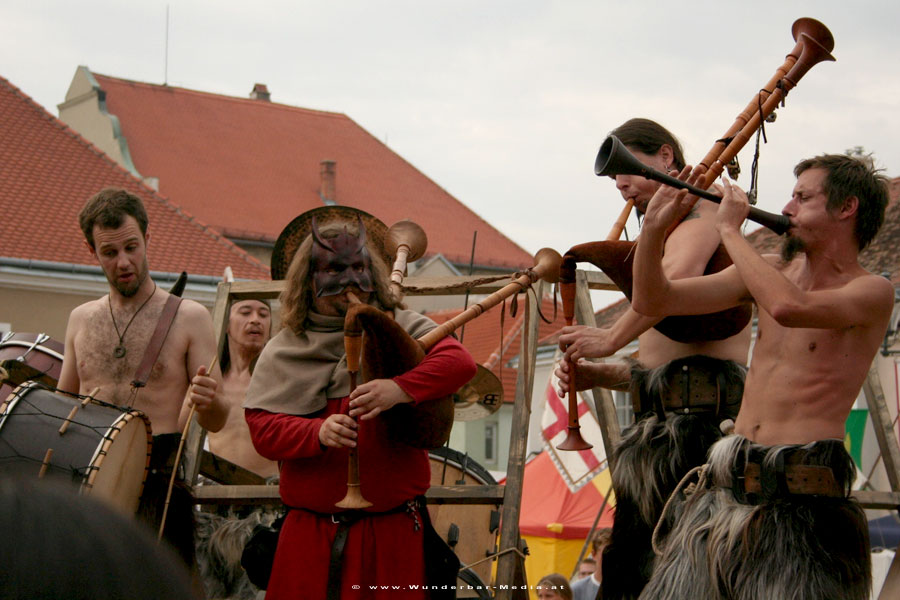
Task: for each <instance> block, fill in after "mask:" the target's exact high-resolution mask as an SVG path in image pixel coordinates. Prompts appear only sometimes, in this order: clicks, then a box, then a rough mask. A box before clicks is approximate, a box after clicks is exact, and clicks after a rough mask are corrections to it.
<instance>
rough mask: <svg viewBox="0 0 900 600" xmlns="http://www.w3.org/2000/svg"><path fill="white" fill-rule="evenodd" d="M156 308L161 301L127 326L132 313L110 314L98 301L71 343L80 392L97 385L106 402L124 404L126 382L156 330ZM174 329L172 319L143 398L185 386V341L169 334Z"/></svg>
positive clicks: (128, 383) (127, 392)
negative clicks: (75, 358)
mask: <svg viewBox="0 0 900 600" xmlns="http://www.w3.org/2000/svg"><path fill="white" fill-rule="evenodd" d="M162 308H163V302H153V303H151V304H149V305H148V306H147V307H145V308H144V309H143V310H142V311H141V312H139V313H138V314H137V315H136V316H135V317H134V319H133V320H131V321H130V323H129V320H130V319H131V316H132V314H129V313H124V312H123V313H116V312H115V311H114V312H113V314H112V315H110V309H109V306H108V305H106V304H105V303H98V305H97V306H96V307H95V309H94V310H93V311H92V312H91V313H90V314H89V315H88V317H87V318H86V319H85V321H84V327H83V328H82V330H81V331H80V332H78V335H77V336H76V337H75V340H74V344H75V355H76V356H77V357H78V364H77V369H78V376H79V379H80V381H81V387H82V390H83V391H85V390H91V389H94V388H96V387H100V388H101V390H102V391H101V393H100V394H99V395H100V397H102V398H104V399H106V400H107V401H112V402H115V403H116V404H131V402H129V401H127V400H126V398H127V397H129V396H130V393H131V382H132V381H133V380H134V378H135V375H136V373H137V369H138V367H139V365H140V364H141V361H142V360H143V358H144V355H145V353H146V351H147V346H148V345H149V342H150V339H151V337H152V336H153V333H154V331H155V330H156V326H157V323H158V322H159V317H160V314H161V313H162ZM113 318H115V325H114V324H113ZM176 326H177V318H176V322H175V323H173V326H172V329H173V331H170V335H169V336H167V337H166V340H165V343H164V344H163V347H162V350H161V351H160V353H159V356H158V358H157V360H156V362H155V363H154V365H153V368H152V370H151V371H150V376H149V378H148V381H147V387H146V390H147V391H148V392H149V394H144V395H151V396H152V395H153V393H154V391H155V390H159V391H162V390H168V389H169V388H172V387H173V386H174V387H182V386H186V385H187V383H186V381H187V372H186V367H185V363H184V356H185V347H184V346H185V342H184V340H183V339H182V338H181V336H179V335H178V334H177V333H176V332H175V331H174V330H175V327H176ZM142 394H143V392H142Z"/></svg>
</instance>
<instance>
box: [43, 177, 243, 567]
mask: <svg viewBox="0 0 900 600" xmlns="http://www.w3.org/2000/svg"><path fill="white" fill-rule="evenodd" d="M79 222H80V225H81V229H82V231H83V233H84V237H85V244H86V245H87V247H88V250H89V251H90V253H91V255H93V256H94V257H96V259H97V261H98V262H99V263H100V267H101V268H102V269H103V273H104V275H105V276H106V279H107V280H108V281H109V294H108V295H107V296H104V297H102V298H100V299H99V300H92V301H90V302H87V303H85V304H82V305H81V306H78V307H77V308H75V309H74V310H73V311H72V314H71V315H70V316H69V323H68V327H67V329H66V349H65V354H64V357H63V365H62V371H61V374H60V378H59V389H61V390H63V391H67V392H72V393H79V394H87V393H89V391H90V390H94V389H96V388H99V392H97V395H96V397H97V398H99V399H101V400H104V401H106V402H110V403H113V404H118V405H119V406H128V407H131V408H135V409H137V410H140V411H142V412H144V413H145V414H146V415H147V416H148V417H149V419H150V423H151V427H152V429H153V450H152V451H153V457H152V460H151V465H150V468H151V471H150V474H149V475H148V477H147V482H146V484H145V486H144V494H143V496H142V498H141V508H140V509H139V514H140V516H141V517H142V518H145V519H146V520H148V521H149V522H150V523H151V524H155V526H156V527H158V526H159V522H160V520H161V517H162V512H163V510H164V503H165V496H166V492H167V490H168V483H169V475H170V474H171V464H172V462H173V456H174V454H175V451H176V449H177V447H178V442H179V440H180V438H181V431H182V429H183V424H184V422H185V419H186V418H187V415H188V412H189V406H190V404H193V405H194V406H195V407H196V411H197V419H198V422H199V423H200V424H201V425H202V426H203V427H204V428H206V429H209V430H210V431H216V430H218V429H220V428H221V427H222V426H223V425H224V424H225V420H226V419H227V418H228V408H227V406H225V405H224V404H223V403H222V401H221V399H220V398H219V397H218V396H217V394H216V389H217V387H218V378H219V374H218V373H219V372H218V369H214V370H213V373H207V367H208V366H209V363H210V359H211V358H212V357H213V356H215V352H216V340H215V334H214V333H213V325H212V317H211V316H210V314H209V311H207V310H206V309H205V308H204V307H203V306H201V305H200V304H198V303H196V302H194V301H191V300H184V301H182V302H181V304H180V305H178V307H177V312H176V313H175V317H174V321H172V323H171V326H170V329H169V332H168V335H167V336H166V337H165V342H164V343H163V345H162V348H161V349H160V351H159V356H158V358H157V359H156V362H155V366H154V367H153V369H152V370H150V372H149V375H148V379H147V380H146V385H145V386H144V387H142V388H140V389H139V390H138V388H136V387H134V386H132V381H133V380H134V379H135V376H136V371H138V367H139V365H140V364H141V363H142V359H143V355H144V352H145V348H146V347H147V345H148V343H149V341H150V339H151V337H152V336H153V334H154V330H155V329H156V327H157V323H158V322H159V321H160V317H161V315H162V314H163V308H164V306H165V305H166V302H167V300H168V298H169V297H170V295H169V294H168V293H167V292H165V291H164V290H162V289H159V288H158V287H157V286H156V284H155V283H154V282H153V280H152V279H151V278H150V269H149V267H148V265H147V244H148V242H149V240H150V234H149V233H148V232H147V225H148V219H147V212H146V211H145V209H144V205H143V203H142V202H141V199H140V198H138V197H137V196H134V195H132V194H130V193H128V192H127V191H125V190H121V189H112V188H109V189H105V190H103V191H101V192H99V193H98V194H97V195H95V196H94V197H92V198H91V199H90V200H88V201H87V203H86V204H85V206H84V208H82V210H81V213H80V214H79ZM192 383H193V385H191V384H192ZM189 386H190V394H189V395H188V388H189ZM186 397H187V401H185V400H186ZM182 492H183V493H182ZM192 504H193V503H192V501H191V500H190V494H188V493H187V492H186V490H178V489H177V488H176V491H175V496H174V497H173V501H172V505H171V506H170V509H169V512H168V514H167V519H166V528H165V535H166V539H168V540H169V541H170V542H172V543H173V544H174V545H175V546H176V547H177V549H178V550H179V552H180V553H181V554H182V556H183V557H184V558H185V560H186V561H187V562H188V563H189V564H190V563H192V562H193V526H192V522H193V521H192V514H193V511H192V509H191V507H192Z"/></svg>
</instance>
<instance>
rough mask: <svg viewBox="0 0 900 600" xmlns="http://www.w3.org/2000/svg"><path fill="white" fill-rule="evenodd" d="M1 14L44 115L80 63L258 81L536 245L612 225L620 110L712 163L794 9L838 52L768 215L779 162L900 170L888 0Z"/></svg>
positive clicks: (893, 18) (130, 74)
mask: <svg viewBox="0 0 900 600" xmlns="http://www.w3.org/2000/svg"><path fill="white" fill-rule="evenodd" d="M251 4H252V6H251ZM0 6H2V8H0V75H2V76H3V77H5V78H7V79H9V80H10V81H11V82H12V83H13V84H14V85H16V86H18V87H19V88H21V89H22V90H23V91H24V92H25V93H26V94H28V95H30V96H31V97H33V98H34V99H35V100H36V101H37V102H38V103H40V104H41V105H43V106H44V107H45V108H47V109H48V110H49V111H50V112H51V113H53V114H55V115H56V114H58V111H57V109H56V105H57V104H59V103H61V102H62V101H63V99H64V97H65V93H66V89H67V88H68V85H69V83H70V81H71V79H72V77H73V75H74V74H75V70H76V68H77V67H78V66H79V65H86V66H88V67H89V68H90V69H91V70H92V71H94V72H97V73H102V74H106V75H111V76H114V77H120V78H126V79H133V80H137V81H144V82H149V83H163V82H168V84H169V85H174V86H181V87H185V88H189V89H195V90H202V91H206V92H213V93H219V94H227V95H234V96H241V97H246V96H247V94H248V93H249V92H250V90H251V88H252V87H253V84H254V83H257V82H259V83H265V84H267V85H268V87H269V90H270V92H271V94H272V100H273V101H274V102H279V103H284V104H289V105H292V106H300V107H305V108H312V109H321V110H327V111H335V112H341V113H344V114H346V115H348V116H349V117H350V118H352V119H353V120H354V121H356V122H357V123H358V124H359V125H360V126H362V127H363V128H365V129H366V130H368V131H369V132H370V133H372V134H373V135H374V136H376V137H377V138H379V139H381V140H382V141H384V142H386V143H387V144H388V146H390V147H391V148H392V149H393V150H394V151H396V152H397V153H399V154H400V155H401V156H402V157H403V158H405V159H406V160H407V161H409V162H410V163H412V164H413V165H414V166H416V167H417V168H418V169H419V170H421V171H422V172H424V173H425V174H426V175H427V176H428V177H430V178H431V179H433V180H434V181H435V182H436V183H437V184H438V185H440V186H441V187H443V188H444V189H446V190H447V191H448V192H450V193H451V194H452V195H454V196H455V197H456V198H458V199H459V200H461V201H462V202H463V203H464V204H466V205H467V206H468V207H470V208H471V209H472V210H474V211H475V212H476V213H478V214H479V215H481V216H482V217H484V218H485V219H486V220H488V221H489V222H491V223H492V224H493V225H494V226H496V227H497V228H499V229H500V230H501V231H502V232H504V233H505V234H506V235H507V236H509V237H510V238H511V239H512V240H514V241H515V242H517V243H518V244H520V245H521V246H522V247H524V248H525V249H526V250H528V251H530V252H534V251H536V250H537V249H539V248H541V247H543V246H550V247H553V248H555V249H557V250H559V251H561V252H564V251H565V250H567V249H568V248H569V247H571V246H573V245H575V244H578V243H582V242H586V241H590V240H594V239H602V238H604V237H605V236H606V233H607V232H608V230H609V228H610V226H611V224H612V222H613V221H614V219H615V216H616V215H617V214H618V212H619V210H620V208H621V205H622V200H621V197H620V196H619V195H618V193H617V191H616V190H615V187H614V185H613V184H612V182H610V181H609V180H608V179H605V178H604V179H601V178H598V177H596V176H595V175H594V174H593V163H594V159H595V157H596V153H597V149H598V147H599V145H600V143H601V142H602V141H603V139H604V138H605V137H606V135H607V133H608V132H609V131H610V130H611V129H613V128H614V127H616V126H617V125H619V124H620V123H622V122H623V121H625V120H626V119H628V118H631V117H635V116H645V117H649V118H653V119H656V120H658V121H660V122H661V123H663V124H664V125H666V126H667V127H669V128H670V129H671V130H672V131H673V132H674V133H675V134H676V135H678V136H680V137H681V139H682V142H683V144H684V146H685V151H686V155H687V157H688V160H689V161H691V160H698V159H699V158H700V157H701V156H702V155H704V154H705V153H706V152H707V151H708V150H709V148H710V147H711V146H712V144H713V142H714V141H715V140H716V139H717V138H719V137H720V136H721V135H722V134H723V133H724V132H725V131H726V129H727V128H728V127H729V126H730V125H731V123H732V122H733V121H734V118H735V117H736V116H737V114H738V113H739V112H740V111H741V110H742V109H743V108H744V106H746V105H747V103H748V102H749V101H750V100H751V98H752V97H753V95H754V94H755V93H756V91H757V90H758V88H760V87H762V86H763V85H764V84H765V83H766V82H767V81H768V80H769V78H770V77H771V76H772V75H773V73H774V72H775V69H776V68H777V67H778V66H780V65H781V64H782V62H783V60H784V56H785V54H787V53H788V52H789V51H790V49H791V48H792V47H793V45H794V41H793V39H792V37H791V24H792V23H793V22H794V20H795V19H797V18H799V17H814V18H816V19H818V20H819V21H821V22H822V23H824V24H825V25H826V26H827V27H828V28H829V29H830V30H831V32H832V33H833V35H834V38H835V49H834V56H835V57H836V58H837V62H834V63H830V62H829V63H821V64H819V65H817V66H815V67H814V68H813V69H812V70H811V71H810V72H809V73H808V74H807V75H806V77H804V79H802V80H801V81H800V83H799V85H798V87H797V88H796V89H795V90H794V91H792V92H791V93H790V95H789V96H788V99H787V106H786V107H785V108H784V109H783V110H782V111H780V114H779V117H778V120H777V122H776V123H773V124H772V125H770V126H769V127H768V128H767V134H768V144H766V145H764V146H763V147H762V158H761V161H760V175H759V183H760V202H759V206H760V208H762V209H763V210H768V211H771V212H780V210H781V207H782V206H783V205H784V203H785V201H786V200H787V199H788V197H789V195H790V191H791V187H792V186H793V176H792V174H791V170H792V167H793V165H794V164H795V163H796V162H797V161H798V160H799V159H801V158H804V157H807V156H810V155H814V154H818V153H822V152H837V153H840V152H844V151H845V150H847V149H849V148H853V147H856V146H862V147H864V148H865V149H866V150H867V151H869V152H873V153H874V155H875V159H876V162H877V164H878V165H879V166H881V167H884V168H885V170H886V172H887V174H888V175H890V176H900V111H898V108H900V99H898V98H900V78H898V75H897V73H898V69H897V65H898V64H900V50H898V43H897V42H898V35H897V32H898V24H900V8H898V7H900V3H898V2H896V1H887V0H883V1H875V2H865V1H863V0H858V1H853V2H851V1H846V0H845V1H834V0H819V1H816V2H789V1H785V0H781V1H778V2H770V1H766V0H763V1H757V2H744V3H738V2H721V1H718V2H711V1H710V2H690V1H686V2H640V1H637V0H635V1H632V2H628V3H626V2H609V1H600V0H597V1H593V2H590V1H578V0H569V1H565V2H563V1H558V2H538V1H531V0H516V1H496V2H491V1H489V0H479V1H477V2H476V1H469V0H456V1H452V2H451V1H448V2H434V1H432V2H429V1H427V0H419V1H395V0H387V1H377V0H376V1H373V0H353V1H342V0H332V1H331V2H325V1H322V0H316V1H315V2H310V1H306V0H291V1H288V0H277V1H267V0H260V1H259V2H255V3H251V2H247V1H246V0H240V1H237V0H217V1H215V2H213V1H205V2H204V1H200V0H171V1H170V2H168V3H167V2H165V1H140V2H126V1H121V0H116V1H113V0H107V1H92V0H86V1H82V2H72V1H71V0H31V1H30V2H20V1H15V2H13V1H10V0H0ZM167 6H168V12H169V17H168V36H167V34H166V10H167ZM167 37H168V52H167V51H166V48H167V45H166V39H167ZM166 56H168V61H166ZM0 143H2V140H0ZM752 146H753V143H752V142H751V143H750V144H748V145H747V147H746V148H745V149H744V151H743V152H741V154H740V158H741V159H742V163H743V169H744V175H742V176H741V178H740V179H739V180H738V183H739V184H740V185H742V186H744V187H746V186H747V185H748V183H747V182H748V181H749V179H748V177H749V172H750V163H751V160H752V155H751V149H752ZM175 200H177V199H175ZM414 216H415V215H410V217H413V218H414ZM756 227H757V226H756V225H751V229H753V228H756ZM629 231H630V232H631V233H632V234H634V233H635V232H636V222H635V221H634V218H632V220H631V221H630V223H629Z"/></svg>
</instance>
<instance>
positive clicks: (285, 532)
mask: <svg viewBox="0 0 900 600" xmlns="http://www.w3.org/2000/svg"><path fill="white" fill-rule="evenodd" d="M475 368H476V367H475V363H474V362H473V361H472V358H471V356H470V355H469V353H468V352H467V351H466V350H465V348H463V347H462V345H461V344H459V342H457V341H456V340H454V339H453V338H445V339H444V340H442V341H441V342H439V343H438V344H437V345H435V346H434V348H432V350H431V351H430V352H429V353H428V355H427V356H426V357H425V359H424V360H423V361H422V362H421V363H419V364H418V365H417V366H416V367H415V368H414V369H412V370H410V371H408V372H407V373H404V374H403V375H401V376H398V377H395V378H393V380H394V381H395V382H396V383H397V384H398V385H399V386H400V387H401V388H402V389H403V391H405V392H406V393H407V394H409V395H410V396H411V397H412V398H413V399H414V401H415V402H423V401H427V400H433V399H435V398H439V397H441V396H446V395H448V394H452V393H453V392H455V391H457V390H458V389H459V388H460V387H462V386H463V385H464V384H465V383H467V382H468V381H469V380H470V379H471V378H472V377H473V376H474V375H475ZM348 404H349V399H348V398H346V397H345V398H334V399H329V400H328V405H327V406H326V407H325V409H324V410H322V411H321V412H320V413H318V414H316V415H314V416H311V417H298V416H294V415H286V414H276V413H271V412H268V411H265V410H261V409H247V410H246V411H245V417H246V420H247V423H248V425H249V426H250V435H251V437H252V439H253V444H254V446H255V447H256V451H257V452H259V454H260V455H262V456H264V457H266V458H269V459H271V460H276V461H281V462H282V466H281V479H280V488H279V491H280V493H281V499H282V501H283V502H284V504H285V505H286V506H289V507H295V508H304V509H307V510H309V511H314V512H316V513H325V514H328V513H334V512H339V509H337V507H336V506H335V503H337V502H340V500H341V499H342V498H343V497H344V495H345V494H346V492H347V456H348V449H347V448H325V447H323V446H322V445H321V444H320V443H319V429H320V428H321V426H322V423H323V422H324V421H325V419H326V418H327V417H328V416H329V415H331V414H334V413H345V414H346V413H347V411H348ZM358 435H359V437H358V438H357V444H358V446H357V447H358V451H359V452H358V453H359V471H360V489H361V491H362V493H363V495H364V496H365V498H366V499H367V500H368V501H370V502H372V503H373V506H372V507H370V508H368V509H366V510H367V511H368V512H373V513H379V512H385V511H389V510H391V509H394V508H396V507H397V506H400V505H402V504H403V503H404V502H406V501H407V500H410V499H413V498H415V497H416V496H419V495H423V494H425V491H426V490H427V489H428V486H429V482H430V480H431V467H430V464H429V461H428V453H427V451H426V450H419V449H415V448H411V447H409V446H406V445H404V444H402V443H399V442H395V441H392V440H390V439H388V438H387V435H386V429H385V424H384V422H383V420H382V419H380V418H378V417H376V418H375V419H372V420H370V421H360V422H359V429H358ZM307 510H292V511H290V512H289V514H288V517H287V519H285V522H284V525H283V527H282V530H281V536H280V538H279V541H278V549H277V551H276V553H275V564H274V565H273V567H272V576H271V578H270V580H269V588H268V590H267V591H266V599H267V600H279V599H281V598H284V599H291V600H296V599H301V598H303V599H305V598H309V599H312V600H319V599H324V598H325V597H326V588H327V583H328V565H329V561H330V555H331V542H332V540H333V539H334V534H335V531H336V530H337V525H336V524H335V523H334V522H332V520H331V519H330V518H323V517H321V516H317V515H314V514H312V513H310V512H307ZM422 510H424V508H423V509H422ZM421 519H422V517H421V515H416V517H415V518H414V516H413V515H411V514H409V513H407V512H397V513H391V514H386V515H378V516H373V517H368V518H364V519H361V520H359V521H357V522H355V523H354V524H353V525H352V527H351V528H350V534H349V536H348V538H347V543H346V545H345V547H344V553H343V559H342V563H343V569H342V589H341V598H342V599H344V600H350V599H362V598H366V599H369V598H372V599H380V598H384V599H385V600H386V599H388V598H397V597H402V598H408V599H413V598H425V597H427V595H426V594H425V593H424V592H422V591H421V589H418V590H415V589H410V588H411V587H412V586H419V588H421V586H422V585H424V583H425V562H424V556H423V539H424V538H423V530H422V527H421ZM417 520H418V525H419V526H418V527H417V526H416V525H417ZM370 586H373V587H376V588H380V587H381V586H387V589H373V587H370ZM392 586H399V588H398V587H392Z"/></svg>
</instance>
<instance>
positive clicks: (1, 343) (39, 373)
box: [0, 331, 64, 402]
mask: <svg viewBox="0 0 900 600" xmlns="http://www.w3.org/2000/svg"><path fill="white" fill-rule="evenodd" d="M63 350H64V347H63V345H62V344H61V343H59V342H57V341H56V340H54V339H52V338H51V337H50V336H49V335H47V334H45V333H13V332H12V331H10V332H9V333H6V334H4V335H3V337H2V338H0V402H2V401H3V400H5V399H6V397H7V396H8V395H9V394H10V392H12V391H13V390H14V389H15V387H16V386H17V385H21V384H23V383H25V382H26V381H32V380H35V381H40V382H41V383H44V384H46V385H49V386H51V387H55V386H56V382H57V381H58V380H59V374H60V371H61V370H62V361H63Z"/></svg>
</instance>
